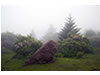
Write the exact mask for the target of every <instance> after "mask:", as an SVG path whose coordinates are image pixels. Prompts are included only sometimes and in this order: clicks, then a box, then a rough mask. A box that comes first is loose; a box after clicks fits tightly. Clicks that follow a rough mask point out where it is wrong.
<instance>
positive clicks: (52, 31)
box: [41, 25, 59, 43]
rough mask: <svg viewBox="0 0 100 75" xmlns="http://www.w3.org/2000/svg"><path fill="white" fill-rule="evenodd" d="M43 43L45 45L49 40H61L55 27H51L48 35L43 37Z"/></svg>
mask: <svg viewBox="0 0 100 75" xmlns="http://www.w3.org/2000/svg"><path fill="white" fill-rule="evenodd" d="M41 40H42V42H43V43H45V42H47V41H49V40H54V41H55V42H57V41H58V40H59V38H58V33H57V32H56V28H54V27H53V25H50V26H49V28H48V30H47V32H46V34H45V35H44V36H43V37H42V39H41Z"/></svg>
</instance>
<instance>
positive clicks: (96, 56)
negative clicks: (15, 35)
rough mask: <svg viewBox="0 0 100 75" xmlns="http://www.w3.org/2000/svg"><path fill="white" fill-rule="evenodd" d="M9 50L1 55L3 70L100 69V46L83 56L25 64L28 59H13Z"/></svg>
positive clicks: (12, 54)
mask: <svg viewBox="0 0 100 75" xmlns="http://www.w3.org/2000/svg"><path fill="white" fill-rule="evenodd" d="M14 55H15V54H14V53H13V52H9V53H6V54H2V56H1V70H2V71H100V48H98V49H95V51H94V53H93V54H87V55H84V56H83V57H82V58H79V59H77V58H64V57H62V58H56V61H55V62H54V63H50V64H33V65H29V66H23V64H24V62H25V61H26V60H27V59H12V57H13V56H14Z"/></svg>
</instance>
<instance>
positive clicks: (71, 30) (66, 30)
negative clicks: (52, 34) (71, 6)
mask: <svg viewBox="0 0 100 75" xmlns="http://www.w3.org/2000/svg"><path fill="white" fill-rule="evenodd" d="M79 31H80V29H79V28H77V25H76V24H75V22H74V19H73V18H72V16H71V15H69V17H68V19H67V22H66V23H65V26H64V27H63V29H62V31H61V32H60V33H59V39H60V40H64V39H66V38H67V37H70V36H71V35H72V34H79Z"/></svg>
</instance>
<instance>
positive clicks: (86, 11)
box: [1, 4, 100, 39]
mask: <svg viewBox="0 0 100 75" xmlns="http://www.w3.org/2000/svg"><path fill="white" fill-rule="evenodd" d="M69 14H71V15H72V17H73V18H74V19H75V22H76V24H77V26H78V27H79V28H81V32H84V31H85V30H87V29H93V30H95V31H99V30H100V21H99V20H100V6H99V5H77V6H75V5H65V4H64V5H50V4H46V5H39V6H38V5H31V6H29V5H28V6H26V5H25V6H17V5H16V6H15V5H3V6H1V32H6V31H10V32H13V33H15V34H22V35H27V34H29V33H31V31H32V30H33V31H34V33H35V35H36V37H37V38H38V39H41V38H42V37H43V36H44V35H45V34H46V31H47V30H48V28H49V26H50V25H51V24H52V25H53V27H55V28H56V30H57V32H59V31H60V30H61V28H62V27H63V26H64V24H65V22H66V19H67V16H68V15H69Z"/></svg>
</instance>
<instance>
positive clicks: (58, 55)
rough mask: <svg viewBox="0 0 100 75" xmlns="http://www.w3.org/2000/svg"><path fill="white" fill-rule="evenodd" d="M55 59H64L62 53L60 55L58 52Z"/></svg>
mask: <svg viewBox="0 0 100 75" xmlns="http://www.w3.org/2000/svg"><path fill="white" fill-rule="evenodd" d="M55 57H56V58H59V57H64V55H63V54H62V53H60V52H57V53H56V55H55Z"/></svg>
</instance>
